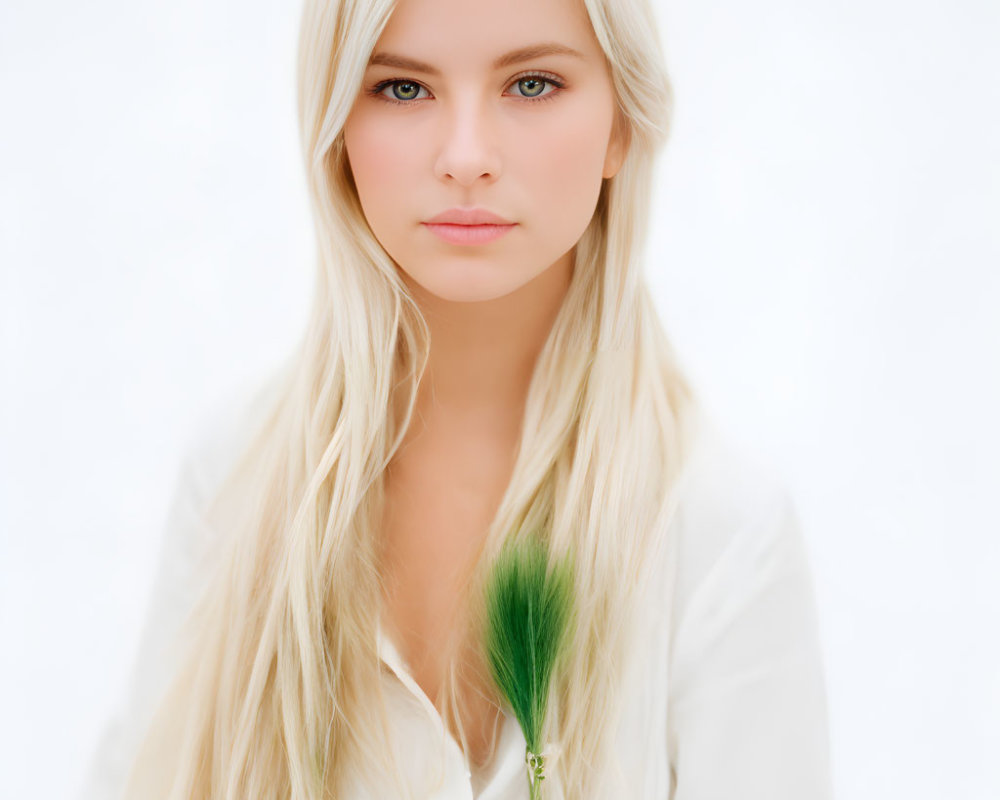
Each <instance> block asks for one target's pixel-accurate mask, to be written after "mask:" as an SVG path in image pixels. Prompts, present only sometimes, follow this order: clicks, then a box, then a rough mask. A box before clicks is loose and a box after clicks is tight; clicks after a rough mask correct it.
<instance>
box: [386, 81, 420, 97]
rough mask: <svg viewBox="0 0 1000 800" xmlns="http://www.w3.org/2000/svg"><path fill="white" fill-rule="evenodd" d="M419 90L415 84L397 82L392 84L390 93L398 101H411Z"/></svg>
mask: <svg viewBox="0 0 1000 800" xmlns="http://www.w3.org/2000/svg"><path fill="white" fill-rule="evenodd" d="M420 88H421V87H419V86H417V84H415V83H408V82H399V83H394V84H392V93H393V94H394V95H395V96H396V97H397V99H399V100H413V99H414V98H415V97H416V96H417V95H418V94H419V93H420Z"/></svg>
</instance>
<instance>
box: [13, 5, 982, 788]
mask: <svg viewBox="0 0 1000 800" xmlns="http://www.w3.org/2000/svg"><path fill="white" fill-rule="evenodd" d="M298 6H299V4H298V3H269V4H265V3H262V2H258V1H257V0H243V2H240V3H237V2H233V0H212V1H211V2H206V0H198V2H194V0H175V2H172V3H170V4H165V3H124V2H110V1H109V0H95V2H93V3H88V4H80V3H69V2H57V3H55V4H51V3H29V2H28V0H6V1H5V2H4V3H3V5H2V6H0V268H2V272H0V347H2V350H0V354H2V371H0V378H2V386H0V390H2V391H0V403H2V406H0V426H2V428H0V492H2V493H0V762H2V763H0V774H2V775H3V778H2V780H3V794H4V795H5V796H8V797H22V798H28V797H31V798H60V797H72V796H73V795H74V793H75V792H76V790H77V788H78V786H79V783H80V781H81V779H82V776H83V772H84V769H85V767H86V765H87V763H88V760H89V758H90V757H91V754H92V750H93V747H94V746H95V742H96V740H97V736H98V733H99V730H100V728H101V726H102V725H103V723H104V717H105V715H106V714H107V713H109V711H110V708H111V706H112V704H113V703H114V702H115V700H116V699H117V697H118V692H119V691H120V688H121V687H122V685H123V682H124V681H125V679H126V677H127V675H128V672H129V668H130V665H131V659H132V657H133V654H134V648H135V646H136V644H137V637H138V632H139V626H140V624H141V622H142V618H143V613H144V604H145V602H146V599H147V592H148V590H149V581H150V576H151V573H152V570H153V567H154V560H155V556H156V548H157V546H158V544H159V536H160V534H161V526H162V524H163V517H164V514H165V511H166V504H167V500H168V498H169V495H170V491H171V489H172V485H173V481H174V478H175V475H176V470H177V468H178V465H179V459H180V456H181V453H182V451H183V450H184V449H185V447H186V446H187V445H188V444H189V442H190V440H191V438H192V436H193V435H194V431H195V430H196V429H197V426H198V425H199V424H200V421H201V420H203V419H204V418H205V417H206V416H208V415H210V414H211V413H212V412H213V410H214V409H215V408H216V407H217V406H218V404H219V403H221V402H223V400H224V399H225V398H227V397H230V396H232V395H233V393H239V392H241V391H242V388H241V387H243V386H245V385H246V384H247V382H250V381H253V380H254V379H255V377H256V376H258V375H260V374H262V373H263V372H265V371H266V370H268V369H269V368H270V367H271V366H272V365H274V364H275V363H277V362H278V361H279V360H280V359H281V358H282V357H283V356H284V354H285V353H286V352H287V351H288V349H289V348H290V347H291V346H292V344H293V343H294V341H295V339H296V337H297V335H298V333H299V331H300V330H301V328H302V326H303V324H304V314H305V311H306V308H307V301H308V293H309V290H310V287H311V277H312V262H311V256H312V243H311V236H312V234H311V229H310V223H309V209H308V206H307V204H306V200H305V195H304V183H303V180H302V177H301V170H300V166H299V154H298V150H297V134H296V130H295V108H294V48H295V37H296V27H297V16H298ZM658 11H659V12H660V16H661V18H662V22H663V30H664V42H665V45H666V50H667V59H668V66H669V68H670V71H671V74H672V76H673V79H674V83H675V87H676V95H677V104H676V116H675V128H674V132H673V137H672V139H671V142H670V144H669V146H668V148H667V151H666V154H665V158H664V160H663V163H662V169H661V175H660V184H659V190H658V191H659V193H658V198H657V200H658V202H657V207H656V213H655V217H654V219H655V224H654V231H653V235H652V238H651V240H650V248H649V263H650V276H651V280H652V282H653V283H654V285H655V287H656V290H657V296H658V300H659V304H660V307H661V309H662V310H663V316H664V321H665V324H666V327H667V330H668V333H669V335H670V336H671V338H672V340H673V341H674V342H675V344H676V346H677V348H678V350H679V351H680V354H681V357H682V360H683V362H684V364H685V366H686V368H687V370H688V371H689V373H690V374H691V375H692V376H693V378H694V380H695V382H696V384H697V385H698V387H699V388H700V390H701V392H702V393H703V395H704V396H705V397H706V399H707V400H708V401H709V404H710V406H711V407H712V409H713V410H714V412H715V413H716V415H717V417H719V418H720V419H721V420H722V421H723V423H724V424H725V425H726V427H727V428H728V429H729V431H730V432H731V434H732V436H733V437H735V438H737V439H739V440H741V441H742V442H744V443H746V444H747V445H749V446H750V447H752V448H753V449H755V450H756V451H757V453H758V454H760V457H761V458H762V459H765V460H767V461H770V462H771V463H773V464H775V465H777V466H778V467H779V468H780V469H781V470H782V471H783V473H784V474H785V475H786V476H787V479H788V482H789V483H790V484H791V486H792V489H793V492H794V494H795V496H796V498H797V501H798V504H799V509H800V512H801V516H802V519H803V522H804V525H805V528H806V533H807V537H808V544H809V547H810V551H811V556H812V560H813V564H814V569H815V573H816V585H817V591H818V594H819V601H820V616H821V620H820V621H821V625H822V635H823V642H824V648H825V651H826V655H827V663H828V685H829V697H830V707H831V723H832V732H833V765H834V772H835V781H836V793H837V796H838V797H839V798H842V799H843V800H884V798H890V797H891V798H904V797H905V798H908V800H925V799H926V800H931V799H932V798H933V800H939V798H949V800H951V798H968V799H969V800H980V799H983V800H985V798H991V800H996V798H997V797H1000V756H998V753H1000V642H998V638H1000V613H998V612H1000V591H998V588H997V587H998V585H1000V580H998V576H1000V545H998V533H1000V512H998V510H997V499H998V494H1000V490H998V487H1000V466H998V463H1000V457H998V453H1000V425H998V423H997V419H996V415H997V413H998V411H1000V367H998V364H1000V355H998V349H1000V348H998V346H997V345H998V341H1000V323H998V321H997V320H998V309H1000V277H998V267H1000V233H998V227H1000V175H998V173H1000V145H998V143H1000V78H998V76H1000V57H998V55H997V53H998V49H997V46H996V45H997V42H998V41H1000V4H996V3H991V2H988V0H957V1H956V0H952V2H949V3H945V2H944V1H943V0H939V2H927V0H910V1H909V2H901V0H847V2H840V3H832V2H827V3H816V2H812V3H809V2H806V3H802V2H793V1H792V0H758V2H754V3H741V2H735V0H720V1H719V2H709V3H705V2H685V0H662V2H660V3H659V4H658Z"/></svg>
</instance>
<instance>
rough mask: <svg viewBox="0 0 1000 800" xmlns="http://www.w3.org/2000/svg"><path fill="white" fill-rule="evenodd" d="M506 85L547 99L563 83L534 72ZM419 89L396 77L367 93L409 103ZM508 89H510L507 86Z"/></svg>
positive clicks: (521, 94)
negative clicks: (388, 91) (549, 87)
mask: <svg viewBox="0 0 1000 800" xmlns="http://www.w3.org/2000/svg"><path fill="white" fill-rule="evenodd" d="M546 85H548V86H551V87H552V90H551V91H546V90H545V87H546ZM508 86H509V87H514V86H516V87H518V92H517V93H516V94H515V96H517V97H522V98H524V99H525V100H548V99H549V98H550V97H554V96H555V95H556V94H558V92H559V91H560V90H561V89H562V88H563V87H564V86H565V84H564V83H563V82H562V81H560V80H557V79H556V78H552V77H549V76H548V75H544V74H535V75H525V76H523V77H521V78H518V79H516V80H514V82H513V83H511V84H508ZM386 89H392V94H391V95H390V94H387V93H386ZM421 90H423V91H426V89H425V88H424V87H423V86H421V85H420V84H419V83H417V82H416V81H411V80H406V79H403V78H396V79H394V80H388V81H382V82H381V83H379V84H377V85H376V86H374V87H373V88H372V89H370V90H367V91H368V94H371V95H373V96H375V97H378V98H379V99H381V100H385V101H386V102H388V103H396V104H397V105H409V104H410V101H412V100H421V99H424V98H422V97H420V92H421ZM508 91H510V89H509V88H508ZM430 96H431V95H430V93H429V92H428V94H427V97H430Z"/></svg>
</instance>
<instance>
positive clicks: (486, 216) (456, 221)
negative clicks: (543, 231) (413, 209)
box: [425, 208, 514, 225]
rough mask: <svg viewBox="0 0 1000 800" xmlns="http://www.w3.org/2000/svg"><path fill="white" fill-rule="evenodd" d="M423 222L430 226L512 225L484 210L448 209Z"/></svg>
mask: <svg viewBox="0 0 1000 800" xmlns="http://www.w3.org/2000/svg"><path fill="white" fill-rule="evenodd" d="M425 222H429V223H431V224H435V223H444V224H450V225H513V224H514V223H512V222H511V221H510V220H509V219H504V218H503V217H501V216H499V215H498V214H494V213H493V212H492V211H487V210H486V209H485V208H449V209H448V210H447V211H443V212H442V213H440V214H438V215H437V216H435V217H431V218H430V219H428V220H425Z"/></svg>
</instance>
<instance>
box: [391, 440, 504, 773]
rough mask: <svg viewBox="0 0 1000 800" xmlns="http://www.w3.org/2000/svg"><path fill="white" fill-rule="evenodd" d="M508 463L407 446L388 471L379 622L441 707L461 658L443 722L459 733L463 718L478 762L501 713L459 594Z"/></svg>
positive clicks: (488, 749) (490, 456) (488, 750)
mask: <svg viewBox="0 0 1000 800" xmlns="http://www.w3.org/2000/svg"><path fill="white" fill-rule="evenodd" d="M421 456H422V457H421ZM511 466H512V465H511V464H510V463H509V461H508V460H506V459H504V458H502V456H501V455H500V454H498V453H496V452H493V453H490V451H488V450H485V449H484V450H482V451H481V452H480V454H479V458H478V459H475V460H474V463H470V462H468V461H463V459H461V458H458V459H455V458H452V459H448V458H446V457H444V456H443V455H442V454H440V453H438V454H435V453H423V454H421V453H411V454H410V455H409V457H408V459H406V460H400V461H397V462H394V464H393V465H392V466H391V467H390V469H389V471H388V472H387V475H386V495H385V498H386V502H385V508H384V512H383V518H382V525H381V539H380V549H381V553H380V558H381V561H380V573H381V575H382V582H383V597H382V602H383V607H382V620H383V625H384V627H385V628H386V630H387V632H388V633H389V635H390V637H391V638H392V639H393V642H394V643H395V645H396V647H397V649H398V650H399V652H400V655H401V656H402V657H403V659H404V661H405V662H406V665H407V667H408V669H409V671H410V673H411V674H412V676H413V678H414V680H415V681H416V682H417V684H418V685H419V686H420V688H421V689H422V691H423V692H424V694H425V695H426V696H427V698H428V699H429V700H430V701H431V703H432V704H434V705H435V706H436V707H437V708H438V709H441V708H442V707H443V706H444V700H445V698H444V691H445V687H446V683H445V679H446V676H447V674H448V670H449V668H450V666H451V664H452V663H454V664H455V665H456V673H455V676H456V686H455V689H456V697H455V698H454V700H455V701H456V705H455V706H454V707H452V708H449V709H448V712H449V713H447V714H445V715H444V722H445V724H446V726H447V727H448V728H449V730H450V731H451V733H452V735H453V736H454V737H455V739H456V741H460V739H459V736H458V727H459V724H461V727H462V729H463V730H464V732H465V736H466V740H467V744H468V753H467V755H468V757H469V761H470V764H472V765H473V766H475V767H477V768H485V767H486V766H487V765H488V763H489V762H490V760H491V757H492V751H493V744H494V741H495V738H496V736H497V735H498V732H499V727H500V724H501V721H502V712H501V710H500V705H499V702H498V700H497V698H496V696H495V690H494V688H493V685H492V681H491V680H490V678H489V674H488V669H487V667H486V662H485V659H484V656H483V653H482V648H481V643H480V642H479V641H478V637H477V636H475V635H473V634H472V632H471V631H470V630H469V627H468V625H467V617H466V614H465V609H464V608H463V607H462V603H461V599H460V598H461V590H462V585H463V582H464V580H465V579H466V578H467V576H468V574H469V573H470V571H471V570H472V568H473V567H474V566H475V563H476V560H477V559H478V557H479V552H480V547H481V545H482V542H483V540H484V538H485V536H486V533H487V531H488V528H489V525H490V522H491V520H492V518H493V515H494V514H495V512H496V508H497V506H498V504H499V502H500V499H501V497H502V495H503V491H504V489H505V488H506V485H507V481H508V480H509V476H510V468H511Z"/></svg>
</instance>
